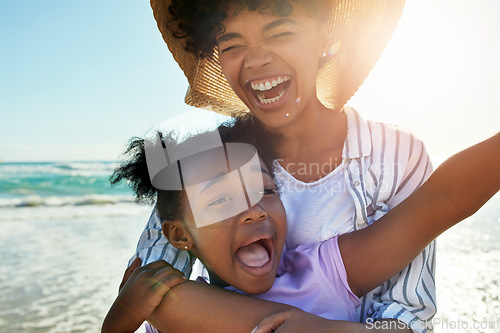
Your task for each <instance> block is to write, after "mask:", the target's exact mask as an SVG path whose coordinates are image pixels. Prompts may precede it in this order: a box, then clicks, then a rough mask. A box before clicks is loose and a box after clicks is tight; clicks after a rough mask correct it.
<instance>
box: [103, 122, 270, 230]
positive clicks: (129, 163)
mask: <svg viewBox="0 0 500 333" xmlns="http://www.w3.org/2000/svg"><path fill="white" fill-rule="evenodd" d="M218 131H219V134H220V136H221V140H222V142H224V143H228V142H241V143H248V144H251V145H253V146H254V147H255V148H256V149H257V151H258V153H259V156H260V158H261V159H262V160H263V161H264V163H265V164H266V166H267V168H268V169H269V170H272V161H273V160H274V159H275V158H276V154H275V151H274V147H275V145H276V143H277V142H278V140H279V139H280V137H279V136H277V135H275V134H271V133H268V132H267V131H265V130H264V129H263V128H262V126H261V125H260V123H258V122H257V121H256V120H255V117H254V116H253V115H251V114H248V115H247V116H245V117H242V118H237V119H235V120H234V122H233V121H229V122H226V123H224V124H222V125H220V126H219V127H218ZM160 134H161V138H162V141H163V143H164V144H166V145H167V146H170V145H175V144H178V143H179V138H178V137H177V136H175V135H174V134H173V133H164V134H162V133H160ZM195 136H196V134H194V135H193V136H192V137H191V138H194V137H195ZM188 140H190V138H187V139H185V141H183V142H187V141H188ZM123 156H124V160H123V161H122V162H121V163H120V164H119V165H118V166H117V167H116V169H115V170H114V172H113V174H112V175H111V177H110V182H111V184H112V185H115V184H118V183H120V182H121V181H126V182H127V184H128V185H129V186H130V187H131V188H132V189H133V190H134V192H135V195H136V200H137V201H138V202H148V203H154V202H155V201H156V208H157V210H158V213H159V215H160V217H161V219H162V220H176V219H179V220H181V219H182V217H183V207H182V204H181V202H182V201H181V200H182V195H183V192H182V191H165V190H158V189H156V188H155V187H154V186H153V185H152V184H151V180H150V177H149V172H148V165H147V160H146V152H145V147H144V139H142V138H138V137H134V138H132V139H131V140H130V142H129V145H128V147H127V149H126V150H125V152H124V154H123Z"/></svg>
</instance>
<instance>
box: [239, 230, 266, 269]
mask: <svg viewBox="0 0 500 333" xmlns="http://www.w3.org/2000/svg"><path fill="white" fill-rule="evenodd" d="M272 243H273V241H272V240H271V239H270V238H268V239H259V240H257V241H255V242H252V243H250V244H248V245H244V246H242V247H240V248H239V249H238V250H237V251H236V253H235V256H236V259H238V261H239V262H240V263H241V264H242V265H243V266H245V267H246V268H247V269H248V270H251V271H252V272H253V273H258V272H259V271H260V270H261V269H264V268H265V266H267V264H268V263H270V262H271V259H272V257H273V255H272V254H273V250H272ZM264 270H266V269H264Z"/></svg>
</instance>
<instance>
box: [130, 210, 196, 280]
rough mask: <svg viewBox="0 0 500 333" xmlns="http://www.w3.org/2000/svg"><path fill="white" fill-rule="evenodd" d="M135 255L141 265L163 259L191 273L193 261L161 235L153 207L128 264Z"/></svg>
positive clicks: (186, 252) (157, 217)
mask: <svg viewBox="0 0 500 333" xmlns="http://www.w3.org/2000/svg"><path fill="white" fill-rule="evenodd" d="M136 257H140V258H141V259H142V265H143V266H144V265H146V264H149V263H151V262H153V261H157V260H160V259H162V260H165V261H166V262H168V263H169V264H171V265H172V266H174V267H175V268H177V269H178V270H180V271H181V272H183V273H184V275H185V276H187V277H189V275H190V274H191V267H192V264H193V262H194V260H193V259H192V258H191V257H190V255H189V253H188V251H185V250H179V249H177V248H175V247H173V246H172V245H171V244H170V243H169V242H168V240H167V238H166V237H165V236H163V232H162V229H161V220H160V217H159V215H158V214H157V212H156V210H155V209H153V212H152V213H151V215H150V217H149V221H148V223H147V224H146V226H145V228H144V230H143V231H142V234H141V237H140V238H139V241H138V242H137V248H136V252H135V254H134V256H133V257H132V258H131V259H130V261H129V265H130V264H131V263H132V261H133V260H134V259H135V258H136Z"/></svg>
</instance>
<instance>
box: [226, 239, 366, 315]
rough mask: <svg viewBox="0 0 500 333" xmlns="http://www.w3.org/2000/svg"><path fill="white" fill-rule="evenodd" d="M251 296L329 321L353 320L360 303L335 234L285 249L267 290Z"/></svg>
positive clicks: (230, 288)
mask: <svg viewBox="0 0 500 333" xmlns="http://www.w3.org/2000/svg"><path fill="white" fill-rule="evenodd" d="M227 289H229V290H234V291H238V290H235V289H234V288H232V287H228V288H227ZM253 296H254V297H257V298H261V299H265V300H269V301H274V302H279V303H285V304H289V305H292V306H295V307H298V308H300V309H302V310H304V311H306V312H309V313H312V314H315V315H318V316H321V317H323V318H327V319H333V320H347V321H357V317H356V307H357V306H359V305H360V300H359V298H358V297H357V296H356V295H354V293H353V292H352V291H351V289H350V288H349V284H348V283H347V273H346V271H345V267H344V262H343V261H342V256H341V255H340V250H339V246H338V242H337V237H334V238H331V239H329V240H327V241H325V242H323V243H319V244H315V245H311V246H302V245H300V246H298V247H297V248H295V249H294V250H291V251H288V252H287V253H286V254H285V255H283V257H282V258H281V263H280V267H279V269H278V276H277V277H276V280H275V281H274V285H273V287H272V288H271V290H269V291H268V292H267V293H265V294H261V295H253Z"/></svg>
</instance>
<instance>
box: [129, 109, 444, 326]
mask: <svg viewBox="0 0 500 333" xmlns="http://www.w3.org/2000/svg"><path fill="white" fill-rule="evenodd" d="M344 110H345V112H346V115H347V122H348V130H347V137H346V140H345V143H344V149H343V153H342V158H343V163H342V164H343V165H342V166H343V173H344V179H345V185H346V188H347V191H348V193H349V194H350V196H351V198H352V201H353V202H354V205H353V207H354V209H353V212H352V220H351V221H352V222H351V223H352V228H351V229H350V230H346V229H345V227H344V228H342V230H338V231H339V232H340V233H344V232H347V231H352V230H357V229H361V228H364V227H366V226H368V225H370V224H372V223H374V222H375V221H376V220H378V219H379V218H381V217H382V216H383V215H384V214H385V213H387V212H388V211H389V210H390V209H392V208H393V207H395V206H396V205H397V204H399V203H400V202H401V201H403V200H404V199H405V198H406V197H408V196H409V195H410V194H411V193H412V192H413V191H415V190H416V189H417V188H418V187H420V186H421V185H422V184H423V182H424V181H425V180H426V179H427V178H428V177H429V176H430V174H431V172H432V166H431V163H430V160H429V157H428V154H427V152H426V150H425V148H424V145H423V143H422V142H421V141H420V140H418V139H416V138H415V137H414V136H413V135H411V134H410V133H408V132H407V131H404V130H402V129H400V128H398V127H396V126H391V125H387V124H383V123H378V122H372V121H366V120H364V119H362V118H361V117H360V115H359V114H358V113H357V112H356V111H355V110H354V109H352V108H349V107H345V108H344ZM320 194H321V195H322V196H330V193H329V192H328V191H321V193H320ZM282 195H283V196H284V197H283V201H285V202H286V201H287V200H288V199H289V198H288V197H287V196H292V197H293V196H294V193H292V192H288V191H287V192H286V193H283V194H282ZM327 199H328V198H327ZM333 200H334V199H333ZM285 207H286V208H287V215H288V213H289V211H290V210H293V206H291V207H287V206H286V205H285ZM295 207H296V209H304V208H305V207H300V206H295ZM309 211H310V212H311V215H310V216H309V218H308V219H306V220H305V221H311V220H318V216H317V215H318V213H317V210H309ZM290 215H292V214H290ZM302 218H304V216H303V215H301V219H302ZM319 220H320V221H321V222H322V223H321V224H318V225H316V226H314V225H313V226H312V228H321V227H322V226H323V227H324V225H325V224H328V223H332V226H333V227H330V228H329V229H330V230H332V228H333V229H335V227H334V223H335V221H332V220H331V219H330V221H324V220H322V219H319ZM300 223H304V220H301V221H290V220H289V230H288V234H289V235H290V233H292V234H293V233H294V232H299V231H298V230H297V229H294V225H299V224H300ZM308 226H309V225H308ZM313 232H314V231H313ZM333 232H334V233H335V230H333ZM320 234H321V235H322V236H323V237H324V239H321V241H324V240H326V239H328V238H329V237H331V236H332V235H331V234H329V233H321V232H320ZM381 241H382V240H381ZM136 256H139V257H141V258H142V259H143V264H147V263H150V262H152V261H156V260H158V259H164V260H165V261H167V262H170V263H171V264H172V265H173V266H174V267H175V268H177V269H179V270H181V271H183V272H184V273H185V274H186V275H187V276H189V274H190V273H191V268H192V264H193V260H192V258H190V257H189V255H188V254H187V252H186V251H184V250H177V249H176V248H174V247H173V246H171V245H170V244H169V243H168V241H167V240H166V238H165V237H163V236H162V230H161V221H160V219H159V217H158V215H157V214H156V213H155V212H153V213H152V214H151V217H150V219H149V221H148V224H147V225H146V228H145V229H144V231H143V233H142V235H141V238H140V239H139V243H138V245H137V252H136V255H135V256H134V257H133V258H132V259H131V260H133V259H134V258H135V257H136ZM434 265H435V242H433V243H431V244H430V245H429V246H428V247H427V248H426V249H425V250H424V251H423V252H422V253H421V254H419V256H418V257H417V258H415V259H414V260H413V262H412V263H410V265H408V266H407V267H406V268H405V269H403V270H402V271H401V272H400V273H399V274H398V275H397V276H395V277H393V278H392V279H390V280H389V281H387V282H386V283H384V284H383V285H382V286H380V287H378V288H376V289H374V290H373V291H371V292H370V293H368V294H367V295H366V296H365V297H363V298H362V302H361V306H360V307H358V316H359V320H360V321H361V322H364V321H366V320H367V319H368V318H373V319H376V320H377V319H384V318H385V319H398V320H400V321H402V322H405V323H406V324H408V325H409V326H410V327H411V328H412V330H413V331H414V332H428V331H429V330H428V327H427V324H428V323H429V322H430V319H431V318H432V317H433V316H434V314H435V312H436V301H435V300H436V297H435V280H434Z"/></svg>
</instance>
